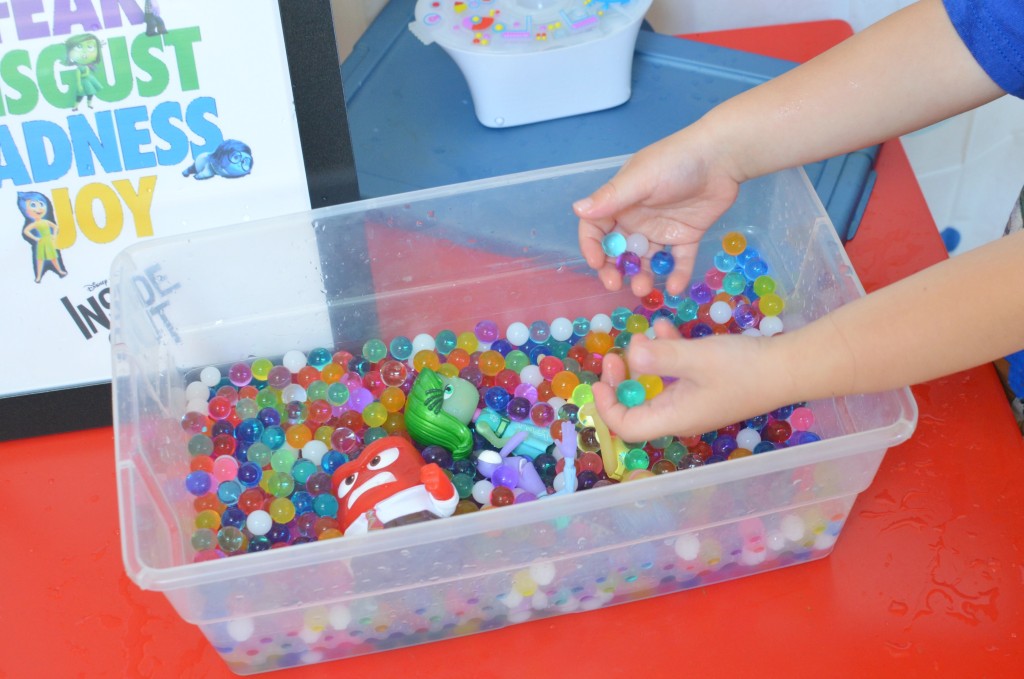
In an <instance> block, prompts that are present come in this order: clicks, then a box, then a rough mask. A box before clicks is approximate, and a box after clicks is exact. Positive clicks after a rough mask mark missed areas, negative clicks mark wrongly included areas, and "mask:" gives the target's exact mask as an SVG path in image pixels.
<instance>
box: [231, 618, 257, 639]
mask: <svg viewBox="0 0 1024 679" xmlns="http://www.w3.org/2000/svg"><path fill="white" fill-rule="evenodd" d="M227 630H228V636H230V637H231V638H232V639H234V640H235V641H246V640H248V639H249V637H251V636H252V633H253V632H255V631H256V625H255V624H254V623H253V621H252V618H235V619H234V620H230V621H228V625H227Z"/></svg>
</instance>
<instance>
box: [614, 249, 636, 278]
mask: <svg viewBox="0 0 1024 679" xmlns="http://www.w3.org/2000/svg"><path fill="white" fill-rule="evenodd" d="M615 268H616V269H618V270H619V273H621V274H622V275H623V276H635V275H637V274H638V273H640V255H638V254H636V253H635V252H629V251H626V252H623V253H622V254H621V255H619V256H618V257H617V258H616V260H615Z"/></svg>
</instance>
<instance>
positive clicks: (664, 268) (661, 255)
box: [651, 250, 676, 276]
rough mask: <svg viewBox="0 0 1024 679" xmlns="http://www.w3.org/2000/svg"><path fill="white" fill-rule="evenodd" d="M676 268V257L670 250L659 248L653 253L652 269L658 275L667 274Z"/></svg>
mask: <svg viewBox="0 0 1024 679" xmlns="http://www.w3.org/2000/svg"><path fill="white" fill-rule="evenodd" d="M675 268H676V258H675V257H673V256H672V253H671V252H669V251H668V250H658V251H657V252H655V253H654V254H653V255H651V271H653V272H654V273H655V274H657V275H658V276H667V275H669V274H670V273H672V270H673V269H675Z"/></svg>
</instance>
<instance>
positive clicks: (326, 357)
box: [306, 347, 333, 370]
mask: <svg viewBox="0 0 1024 679" xmlns="http://www.w3.org/2000/svg"><path fill="white" fill-rule="evenodd" d="M332 358H333V357H332V356H331V352H330V350H329V349H325V348H323V347H317V348H316V349H313V350H312V351H310V352H309V354H308V355H307V356H306V363H308V364H310V365H311V366H313V367H314V368H316V369H317V370H319V369H320V368H322V367H324V366H325V365H327V364H328V363H330V362H331V359H332Z"/></svg>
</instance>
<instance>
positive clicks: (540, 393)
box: [537, 380, 555, 401]
mask: <svg viewBox="0 0 1024 679" xmlns="http://www.w3.org/2000/svg"><path fill="white" fill-rule="evenodd" d="M554 395H555V392H554V391H553V390H552V389H551V383H550V382H548V381H547V380H544V381H543V382H541V383H540V384H538V385H537V400H538V401H550V400H551V397H552V396H554Z"/></svg>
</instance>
